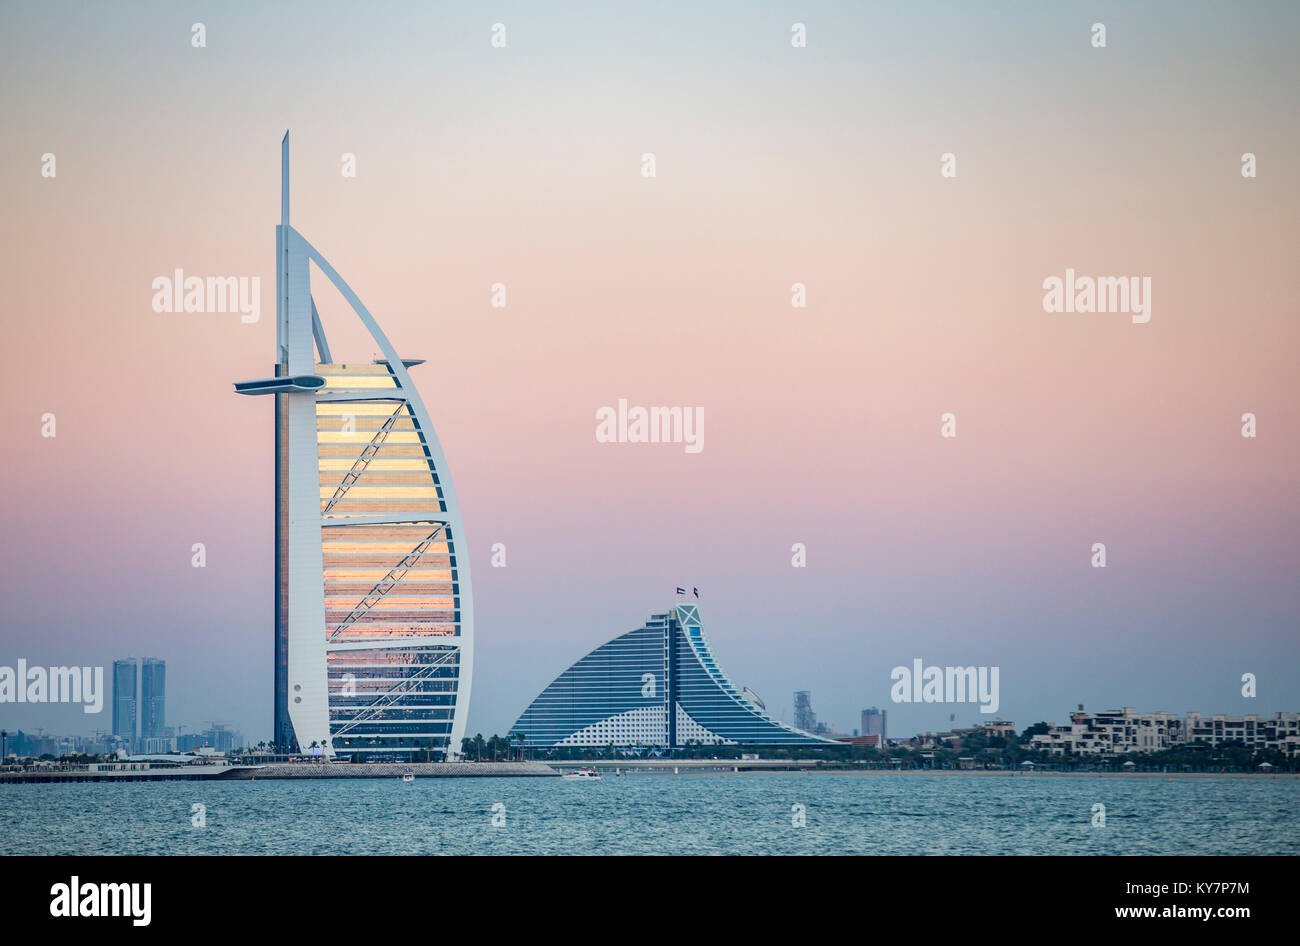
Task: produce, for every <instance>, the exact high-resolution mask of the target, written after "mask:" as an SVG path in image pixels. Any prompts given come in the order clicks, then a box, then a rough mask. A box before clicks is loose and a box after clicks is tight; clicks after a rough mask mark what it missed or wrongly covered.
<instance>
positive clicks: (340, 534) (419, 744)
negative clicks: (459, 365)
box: [235, 132, 474, 761]
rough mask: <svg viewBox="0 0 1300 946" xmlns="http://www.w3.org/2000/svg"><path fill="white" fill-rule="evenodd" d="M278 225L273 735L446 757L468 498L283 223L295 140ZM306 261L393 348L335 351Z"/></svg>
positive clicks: (469, 608) (462, 627) (272, 385)
mask: <svg viewBox="0 0 1300 946" xmlns="http://www.w3.org/2000/svg"><path fill="white" fill-rule="evenodd" d="M281 151H282V153H281V161H282V171H281V188H282V192H281V203H280V225H279V226H278V227H276V231H275V233H276V260H277V263H276V317H277V323H276V324H277V328H276V357H275V375H274V377H269V378H262V379H259V380H254V381H241V382H237V383H236V384H235V390H236V391H237V392H238V393H240V394H248V395H272V396H273V397H274V399H275V515H276V524H275V570H276V594H275V730H274V736H275V743H276V745H277V747H278V748H279V749H280V750H281V751H290V752H291V751H301V752H308V753H313V754H317V753H318V754H320V755H322V756H324V757H327V758H347V757H359V758H360V759H361V760H365V761H377V760H386V759H394V760H410V759H413V758H434V759H438V758H451V757H454V756H455V755H456V754H457V753H458V752H459V749H460V744H461V739H462V738H463V737H464V735H465V719H466V713H467V712H468V709H469V697H470V680H471V674H472V671H473V664H474V605H473V595H472V591H471V588H470V574H469V561H468V553H467V550H466V547H465V532H464V526H463V524H462V522H461V515H460V507H459V505H458V503H457V502H456V493H455V490H454V489H453V488H452V483H451V477H450V475H449V474H448V471H447V461H446V458H445V457H444V456H443V452H442V448H441V447H440V446H439V444H438V438H437V436H436V435H435V433H434V430H433V424H432V423H431V422H430V420H429V412H428V411H427V410H426V408H425V406H424V403H423V401H421V400H420V395H419V392H417V391H416V389H415V385H414V384H413V383H412V382H411V377H410V374H409V373H408V369H410V368H411V367H413V366H415V365H418V364H421V363H422V362H421V361H419V360H403V359H402V358H400V357H399V356H398V355H397V352H396V350H395V349H394V348H393V346H392V344H391V343H390V342H389V341H388V338H387V336H385V335H384V333H383V331H382V330H381V329H380V327H379V325H378V324H377V323H376V322H375V319H374V317H373V316H371V314H370V312H369V311H368V310H367V309H366V307H365V305H363V304H362V302H361V300H360V299H359V298H358V297H357V294H356V293H355V292H353V291H352V288H351V287H350V286H348V284H347V283H346V282H344V281H343V278H342V277H341V276H339V274H338V272H337V271H335V269H334V267H333V266H331V265H330V264H329V262H328V261H327V260H326V259H325V257H324V256H322V255H321V254H320V252H319V251H317V250H316V248H315V247H313V246H312V245H311V244H310V243H309V242H308V241H307V240H306V239H305V238H304V237H303V236H302V234H300V233H299V232H298V231H297V230H295V229H294V228H293V227H292V226H290V224H289V135H288V133H287V132H286V133H285V136H284V141H283V143H282V148H281ZM312 264H315V268H316V269H317V270H318V271H319V272H320V273H321V274H323V275H324V277H325V278H326V279H328V280H329V282H330V283H332V284H333V286H334V288H335V289H337V290H338V292H339V293H340V294H341V295H342V296H343V298H344V299H345V300H346V301H347V303H348V304H349V305H350V306H351V308H352V310H353V312H355V313H356V316H357V317H358V318H359V319H360V320H361V322H362V324H364V326H365V327H366V329H367V330H368V331H369V333H370V336H371V338H373V339H374V341H375V344H376V345H377V346H378V347H379V350H380V351H381V352H382V353H383V354H382V357H380V358H376V359H375V360H374V361H366V362H347V363H342V362H336V361H335V360H334V358H333V356H332V355H331V353H330V349H329V344H328V342H327V341H326V337H325V328H324V326H323V325H322V323H321V319H320V316H319V314H318V312H317V308H316V303H315V301H314V300H313V298H312V291H311V269H312Z"/></svg>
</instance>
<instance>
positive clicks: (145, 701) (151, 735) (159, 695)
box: [140, 657, 167, 739]
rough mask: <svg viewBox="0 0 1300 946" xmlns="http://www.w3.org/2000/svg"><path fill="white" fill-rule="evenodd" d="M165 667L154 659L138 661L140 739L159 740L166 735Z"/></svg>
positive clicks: (162, 662) (163, 663)
mask: <svg viewBox="0 0 1300 946" xmlns="http://www.w3.org/2000/svg"><path fill="white" fill-rule="evenodd" d="M166 692H167V665H166V663H165V662H164V661H161V660H158V659H157V658H155V657H145V658H144V659H143V660H141V661H140V738H141V739H161V738H163V737H165V736H166V735H167V723H166V709H165V707H164V703H165V700H166Z"/></svg>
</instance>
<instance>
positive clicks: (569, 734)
mask: <svg viewBox="0 0 1300 946" xmlns="http://www.w3.org/2000/svg"><path fill="white" fill-rule="evenodd" d="M511 733H512V734H517V735H518V736H522V737H523V742H524V745H525V746H526V747H539V748H549V747H557V746H578V747H590V748H600V747H605V746H615V747H620V748H627V747H661V748H680V747H684V746H689V745H754V746H757V745H768V746H776V745H788V746H799V745H804V746H825V745H835V744H836V743H835V742H834V740H831V739H826V738H823V737H821V736H816V735H813V734H812V733H809V732H805V731H803V730H801V729H796V728H794V727H793V726H788V725H786V724H785V723H782V722H780V721H779V720H776V719H774V718H772V717H771V716H769V715H768V714H767V712H766V710H765V709H763V707H762V706H761V705H760V704H759V703H758V702H756V701H755V700H754V699H753V698H752V697H751V696H749V695H748V691H745V690H742V688H740V687H737V686H735V685H734V684H733V683H732V682H731V680H730V679H728V677H727V675H726V674H725V673H724V672H723V670H722V668H721V667H720V666H719V665H718V661H717V659H716V658H715V657H714V656H713V651H712V649H711V648H710V646H709V640H708V637H707V636H705V633H704V626H703V624H702V623H701V621H700V611H699V606H698V605H697V604H694V603H690V604H678V605H676V606H675V607H673V608H671V609H670V610H669V611H667V612H666V613H664V614H655V615H651V617H650V619H649V620H648V621H646V623H645V625H644V626H642V627H639V628H637V629H636V630H633V631H628V632H627V633H626V634H623V635H621V636H619V637H616V638H614V639H613V640H611V641H609V642H608V643H606V644H602V645H601V646H600V647H597V648H596V649H595V650H593V651H592V652H591V653H589V654H587V655H586V656H585V657H583V658H582V659H581V660H579V661H578V662H577V663H575V664H573V666H571V667H569V669H567V670H565V671H564V672H563V673H562V674H560V675H559V676H558V677H556V678H555V680H554V681H553V682H552V683H551V684H550V685H549V686H548V687H546V689H544V690H543V691H542V692H541V694H540V695H539V696H538V697H537V698H536V699H535V700H533V702H532V703H530V704H529V706H528V708H527V709H525V710H524V711H523V713H522V714H521V715H520V717H519V720H518V721H517V722H516V723H515V725H514V727H513V728H512V729H511Z"/></svg>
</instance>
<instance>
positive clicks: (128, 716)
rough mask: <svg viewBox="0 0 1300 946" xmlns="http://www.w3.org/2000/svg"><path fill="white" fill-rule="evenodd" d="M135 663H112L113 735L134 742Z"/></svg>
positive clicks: (119, 661) (131, 661)
mask: <svg viewBox="0 0 1300 946" xmlns="http://www.w3.org/2000/svg"><path fill="white" fill-rule="evenodd" d="M136 676H137V674H136V661H135V658H134V657H128V658H127V659H126V660H114V661H113V735H114V736H120V737H122V738H123V739H125V740H127V741H128V742H130V743H134V742H135V720H136V699H135V694H136Z"/></svg>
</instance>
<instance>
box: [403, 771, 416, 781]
mask: <svg viewBox="0 0 1300 946" xmlns="http://www.w3.org/2000/svg"><path fill="white" fill-rule="evenodd" d="M402 781H403V782H414V781H415V776H414V775H412V774H411V773H410V772H407V773H406V774H405V775H403V776H402Z"/></svg>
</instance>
